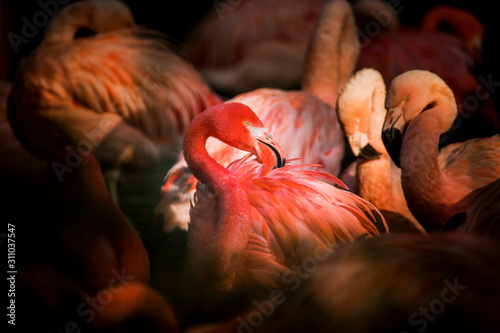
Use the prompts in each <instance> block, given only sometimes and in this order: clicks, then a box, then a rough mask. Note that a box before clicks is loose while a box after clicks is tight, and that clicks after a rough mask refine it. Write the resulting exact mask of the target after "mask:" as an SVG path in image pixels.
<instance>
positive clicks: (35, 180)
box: [0, 81, 47, 190]
mask: <svg viewBox="0 0 500 333" xmlns="http://www.w3.org/2000/svg"><path fill="white" fill-rule="evenodd" d="M11 88H12V83H11V82H9V81H0V136H1V137H2V140H1V141H0V154H1V155H2V156H4V158H2V160H1V161H0V177H1V179H2V182H3V184H4V185H5V184H6V183H12V184H14V185H15V186H19V184H42V183H43V182H44V179H45V177H44V172H45V167H46V164H47V163H46V162H45V161H42V160H40V159H38V158H36V157H34V156H33V155H32V154H31V153H29V152H28V151H27V150H26V148H25V147H24V146H23V145H22V144H21V143H20V142H19V140H18V139H17V137H16V135H15V134H14V132H13V130H12V126H11V124H10V122H9V119H8V116H7V99H8V96H9V93H10V90H11ZM3 189H4V190H5V186H4V187H3Z"/></svg>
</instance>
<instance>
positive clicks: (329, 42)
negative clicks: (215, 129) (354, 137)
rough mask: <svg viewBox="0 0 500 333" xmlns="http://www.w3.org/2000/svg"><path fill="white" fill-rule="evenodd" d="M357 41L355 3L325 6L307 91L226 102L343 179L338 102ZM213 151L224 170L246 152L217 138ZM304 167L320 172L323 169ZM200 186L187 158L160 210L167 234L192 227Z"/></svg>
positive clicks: (304, 159)
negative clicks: (251, 113)
mask: <svg viewBox="0 0 500 333" xmlns="http://www.w3.org/2000/svg"><path fill="white" fill-rule="evenodd" d="M325 31H328V32H329V33H328V34H327V33H325ZM355 38H356V37H355V31H354V19H353V14H352V7H351V6H350V4H349V3H348V2H347V1H345V0H334V1H329V2H327V3H325V7H323V11H322V14H321V18H320V19H319V20H318V26H317V27H316V32H315V34H314V37H313V39H312V40H311V44H310V46H309V51H308V60H307V67H306V68H305V73H306V74H305V76H304V82H303V87H302V89H301V90H290V91H286V90H282V89H275V88H260V89H257V90H254V91H251V92H247V93H243V94H240V95H238V96H235V97H234V98H232V99H230V100H227V101H226V103H232V102H237V103H243V104H245V105H248V106H249V107H250V108H251V109H252V110H253V111H254V112H255V113H256V114H257V115H258V117H259V118H260V119H262V121H263V122H264V124H265V125H266V128H268V129H269V131H271V132H272V133H273V135H274V136H275V137H276V139H277V140H279V141H280V142H283V149H284V152H285V154H286V155H287V156H289V157H291V158H292V159H293V158H299V159H300V160H301V163H303V164H320V165H321V167H322V169H323V170H324V171H327V172H329V173H330V174H332V175H334V176H338V174H339V173H340V169H341V163H342V158H343V156H344V145H345V143H344V136H343V133H342V130H341V129H340V125H339V123H338V120H337V115H336V113H335V104H336V100H337V95H338V92H339V90H340V88H341V87H342V85H343V84H344V83H345V81H346V80H347V79H348V77H349V76H350V75H351V73H352V71H353V68H354V66H355V63H356V58H357V53H356V51H357V48H356V46H355V43H356V39H355ZM297 141H300V142H297ZM207 149H208V151H209V152H210V154H211V155H212V156H213V157H214V158H215V159H216V160H217V161H218V162H219V163H221V164H222V165H224V166H227V165H228V164H229V163H230V162H231V161H233V160H234V159H237V158H241V157H242V156H243V153H242V152H241V151H238V150H236V149H234V148H232V147H228V146H227V145H224V144H222V143H221V142H219V141H217V140H213V139H211V140H209V141H208V142H207ZM304 167H307V168H313V169H318V167H317V166H314V167H313V166H304ZM195 183H196V180H195V179H193V177H191V176H190V175H189V169H188V168H187V165H186V162H185V161H184V160H183V156H181V157H180V159H179V161H178V162H177V163H176V164H175V165H174V166H173V167H172V168H171V169H170V170H169V171H168V173H167V177H166V181H165V184H164V187H163V190H162V197H161V198H160V200H159V203H158V204H157V206H156V212H157V215H158V216H160V215H163V220H164V229H165V231H167V232H169V231H171V230H172V229H173V228H175V227H177V226H179V227H181V228H182V229H186V227H187V224H188V222H189V215H188V211H189V200H190V198H191V197H192V193H193V191H194V188H195V185H196V184H195Z"/></svg>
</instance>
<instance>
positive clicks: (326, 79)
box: [302, 0, 359, 108]
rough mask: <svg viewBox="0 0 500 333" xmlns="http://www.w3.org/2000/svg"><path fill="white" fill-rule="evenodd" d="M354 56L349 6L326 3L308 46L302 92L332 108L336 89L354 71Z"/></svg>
mask: <svg viewBox="0 0 500 333" xmlns="http://www.w3.org/2000/svg"><path fill="white" fill-rule="evenodd" d="M358 55H359V48H358V45H357V34H356V30H355V23H354V16H353V13H352V8H351V5H350V3H348V2H347V1H344V0H333V1H328V2H327V3H326V5H325V6H324V7H323V10H322V12H321V16H320V18H319V19H318V23H317V24H316V27H315V30H314V33H313V36H312V39H311V42H310V44H309V48H308V51H307V58H306V65H305V73H304V77H303V80H302V89H303V90H305V91H308V92H310V93H312V94H314V95H316V96H318V97H319V98H321V99H322V100H323V101H325V102H327V103H329V104H330V105H331V106H332V107H333V108H335V106H336V102H337V96H338V93H339V91H340V88H341V87H342V86H343V85H344V84H345V82H346V81H347V79H348V78H349V76H350V75H351V74H352V72H353V71H354V67H355V65H356V62H357V59H358Z"/></svg>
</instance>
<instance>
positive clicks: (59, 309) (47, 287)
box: [19, 148, 176, 332]
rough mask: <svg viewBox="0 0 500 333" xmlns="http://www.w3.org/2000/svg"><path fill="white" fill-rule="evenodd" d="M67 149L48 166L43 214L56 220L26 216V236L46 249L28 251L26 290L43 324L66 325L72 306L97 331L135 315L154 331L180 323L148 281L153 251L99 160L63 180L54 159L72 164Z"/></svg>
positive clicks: (89, 159) (86, 161)
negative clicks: (113, 194) (109, 184)
mask: <svg viewBox="0 0 500 333" xmlns="http://www.w3.org/2000/svg"><path fill="white" fill-rule="evenodd" d="M66 154H67V151H66V150H65V149H64V148H61V149H59V150H57V151H56V152H55V154H54V156H53V159H52V160H50V161H49V163H48V166H47V188H46V193H45V203H46V205H45V208H46V210H43V211H42V212H38V215H37V217H38V218H40V219H43V221H49V222H46V223H43V225H40V223H39V220H37V221H35V222H30V220H27V221H24V223H25V224H28V225H27V226H26V225H25V226H24V229H23V230H29V233H28V232H26V233H25V234H24V236H26V238H31V239H30V240H31V244H32V245H33V246H34V247H36V248H38V251H34V252H32V251H30V252H29V256H23V259H24V260H23V261H22V263H23V264H22V269H21V270H20V273H19V278H20V283H21V287H20V290H21V291H22V294H20V295H21V296H22V297H23V299H25V300H26V301H27V302H29V304H30V306H29V307H32V310H33V312H32V313H33V314H36V315H37V317H35V318H38V319H39V321H38V320H37V321H35V322H36V325H45V324H46V325H52V324H54V323H53V321H54V320H56V319H57V320H61V321H62V325H64V324H65V323H66V322H68V321H69V320H70V319H72V317H69V318H67V317H65V315H66V314H68V313H69V314H70V315H71V316H74V315H75V314H77V315H78V316H79V317H80V318H79V320H77V321H76V322H80V323H84V325H85V327H87V325H88V326H90V327H91V328H94V329H96V330H97V331H100V330H102V331H106V330H107V329H112V328H113V327H115V326H120V325H122V324H123V325H127V320H128V319H132V318H135V320H139V322H140V323H142V324H144V325H149V324H152V325H153V327H157V328H156V329H155V330H153V331H154V332H165V329H167V331H170V330H169V329H170V328H172V327H174V328H175V325H176V319H175V316H174V314H173V311H172V309H170V307H169V306H168V304H167V303H166V301H165V300H164V299H163V296H162V295H161V294H160V293H158V292H157V291H155V290H153V289H152V288H151V287H149V286H148V284H149V279H150V262H149V256H148V253H147V251H146V249H145V247H144V244H143V242H142V239H141V237H140V236H139V234H138V232H137V231H136V229H135V228H134V226H133V225H132V224H131V222H130V221H129V220H128V219H127V217H126V216H125V215H124V214H123V212H122V211H121V209H120V208H119V207H118V205H117V204H116V203H115V202H114V200H113V198H112V197H111V194H110V193H109V191H108V189H107V187H106V183H105V180H104V178H103V175H102V173H101V170H100V166H99V162H98V161H97V159H96V158H95V157H94V156H93V154H89V155H87V156H84V157H83V158H82V161H81V163H80V164H79V165H78V166H77V167H75V168H74V170H73V171H72V172H71V173H67V174H65V175H64V177H63V181H60V180H59V179H58V175H57V171H56V170H54V168H53V167H52V166H53V165H54V163H64V161H65V159H66ZM90 299H93V300H94V303H92V304H94V305H90V304H91V303H90V302H91V301H89V300H90ZM82 305H86V306H82ZM68 309H70V311H69V312H68ZM89 309H94V310H95V311H90V310H89ZM98 310H99V311H98ZM47 313H50V315H49V316H44V314H45V315H46V314H47ZM61 321H56V322H55V324H58V325H61ZM31 324H32V322H27V323H25V325H31ZM154 325H159V326H154ZM146 327H147V326H146ZM160 327H161V328H162V329H163V331H162V330H161V329H160ZM56 328H57V327H50V329H56ZM48 329H49V328H48Z"/></svg>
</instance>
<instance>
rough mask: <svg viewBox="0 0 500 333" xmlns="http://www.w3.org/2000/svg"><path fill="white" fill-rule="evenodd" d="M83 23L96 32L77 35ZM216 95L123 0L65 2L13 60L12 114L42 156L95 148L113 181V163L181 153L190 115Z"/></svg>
mask: <svg viewBox="0 0 500 333" xmlns="http://www.w3.org/2000/svg"><path fill="white" fill-rule="evenodd" d="M82 29H87V30H90V31H92V32H93V33H95V35H93V36H89V37H83V38H76V37H75V35H77V33H78V32H79V31H82ZM220 101H221V100H220V98H219V97H218V96H217V95H215V94H213V93H212V92H211V91H210V89H209V88H208V86H207V85H206V84H205V82H204V81H203V80H202V78H201V77H200V75H199V74H198V73H197V72H196V71H195V69H194V68H193V67H192V66H191V65H190V64H189V63H188V62H187V61H185V60H184V59H183V58H181V57H180V56H178V55H177V54H176V53H174V52H173V50H172V49H171V48H170V45H169V43H168V42H167V41H166V37H165V36H163V35H162V34H160V33H159V32H155V31H151V30H147V29H144V28H140V27H138V26H136V25H135V22H134V19H133V16H132V13H131V12H130V10H129V8H128V7H127V6H126V5H125V4H124V3H122V2H120V1H90V0H89V1H79V2H76V3H74V4H70V5H68V6H65V7H64V8H63V9H62V10H61V11H60V12H59V14H58V15H57V16H56V17H54V18H53V19H52V21H51V22H49V25H48V26H47V27H46V29H45V32H44V35H43V38H42V41H41V43H40V45H39V46H38V47H37V48H36V49H35V50H34V52H32V53H31V54H29V55H28V56H27V57H26V58H25V59H23V60H22V62H21V63H20V64H19V66H18V68H17V69H16V73H15V78H14V82H13V86H12V91H11V94H10V98H9V119H10V121H11V123H12V125H13V128H14V130H15V133H16V135H17V136H18V137H19V139H20V141H21V142H22V143H23V144H24V145H25V146H26V147H27V148H28V149H29V150H30V151H31V152H32V153H33V154H35V155H36V156H39V157H41V158H44V159H48V158H49V157H50V154H51V153H53V152H54V151H55V150H56V149H58V148H60V147H64V146H67V145H74V146H76V149H77V150H76V151H75V152H69V153H68V156H70V155H71V156H70V157H69V158H73V160H75V159H78V158H77V157H74V155H80V157H81V156H82V155H85V154H88V153H89V152H90V151H92V152H93V153H94V154H95V156H96V157H97V158H98V160H99V161H100V163H101V165H102V166H103V169H105V170H106V171H107V170H109V172H106V175H107V176H110V175H111V178H110V185H114V186H113V187H112V188H111V189H113V188H116V180H117V178H116V177H117V172H116V170H117V169H118V170H119V169H120V168H121V167H124V168H129V169H136V170H137V169H139V170H141V169H147V168H150V167H152V166H155V165H157V164H158V162H159V161H160V160H162V159H163V158H165V156H170V157H172V156H177V155H178V154H179V152H180V150H181V141H182V134H183V131H184V129H185V127H186V126H187V124H188V123H189V121H190V120H191V119H192V118H193V117H194V115H195V114H197V113H199V112H200V111H202V110H203V109H205V108H206V107H208V106H210V105H213V104H216V103H219V102H220ZM69 167H70V166H69ZM63 171H64V170H63ZM113 192H116V190H115V191H113ZM115 197H116V194H115Z"/></svg>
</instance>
